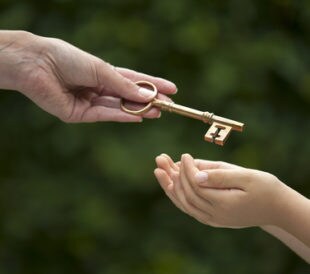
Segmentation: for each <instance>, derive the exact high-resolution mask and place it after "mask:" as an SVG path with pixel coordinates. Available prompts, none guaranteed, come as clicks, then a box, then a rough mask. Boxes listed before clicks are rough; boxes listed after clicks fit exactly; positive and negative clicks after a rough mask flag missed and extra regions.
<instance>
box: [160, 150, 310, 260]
mask: <svg viewBox="0 0 310 274" xmlns="http://www.w3.org/2000/svg"><path fill="white" fill-rule="evenodd" d="M156 164H157V168H156V169H155V171H154V173H155V176H156V178H157V180H158V182H159V184H160V185H161V187H162V188H163V190H164V191H165V193H166V194H167V196H168V197H169V198H170V200H171V201H172V202H173V203H174V204H175V205H176V206H177V207H178V208H179V209H181V210H182V211H183V212H185V213H186V214H188V215H190V216H192V217H194V218H195V219H197V220H198V221H200V222H201V223H203V224H206V225H210V226H214V227H228V228H243V227H252V226H259V227H261V228H262V229H263V230H265V231H266V232H268V233H270V234H271V235H273V236H275V237H276V238H278V239H279V240H280V241H282V242H283V243H284V244H286V245H287V246H288V247H289V248H291V249H292V250H293V251H295V252H296V254H298V255H299V256H300V257H302V258H303V259H304V260H306V261H307V262H308V263H310V234H309V231H310V218H309V216H310V200H309V199H307V198H306V197H305V196H303V195H301V194H300V193H298V192H297V191H295V190H293V189H292V188H290V187H289V186H287V185H286V184H284V183H283V182H281V181H280V180H279V179H278V178H277V177H276V176H274V175H272V174H270V173H267V172H263V171H259V170H254V169H249V168H244V167H240V166H237V165H233V164H229V163H225V162H215V161H207V160H199V159H193V158H192V157H191V156H190V155H189V154H184V155H182V157H181V160H180V161H179V162H173V160H172V159H171V158H170V157H169V156H168V155H166V154H161V155H160V156H158V157H156Z"/></svg>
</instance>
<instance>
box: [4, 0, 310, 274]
mask: <svg viewBox="0 0 310 274" xmlns="http://www.w3.org/2000/svg"><path fill="white" fill-rule="evenodd" d="M0 28H1V29H23V30H28V31H32V32H34V33H36V34H39V35H43V36H52V37H58V38H61V39H64V40H66V41H68V42H70V43H72V44H74V45H76V46H78V47H80V48H82V49H84V50H86V51H88V52H90V53H92V54H95V55H97V56H99V57H101V58H103V59H104V60H106V61H108V62H110V63H112V64H113V65H116V66H122V67H128V68H131V69H135V70H138V71H142V72H145V73H149V74H152V75H157V76H161V77H164V78H167V79H170V80H172V81H174V82H175V83H176V84H177V86H178V89H179V92H178V94H177V95H175V96H174V100H175V101H176V102H178V103H181V104H185V105H188V106H191V107H195V108H198V109H201V110H208V111H212V112H215V113H216V114H218V115H222V116H225V117H229V118H232V119H235V120H239V121H243V122H244V123H245V124H246V130H245V131H244V133H242V134H241V133H236V132H234V133H233V134H232V135H231V137H230V139H229V140H228V142H227V144H226V145H225V147H219V146H215V145H212V144H210V143H206V142H205V141H204V140H203V136H204V134H205V132H206V130H207V128H208V126H207V125H205V124H203V123H201V122H199V121H195V120H191V119H188V118H184V117H180V116H177V115H173V114H169V113H163V115H162V118H161V119H159V120H145V121H144V122H143V124H119V123H96V124H65V123H63V122H61V121H59V120H57V119H56V118H54V117H52V116H50V115H49V114H47V113H45V112H43V111H42V110H40V109H39V108H38V107H36V106H35V105H34V104H33V103H31V102H30V101H29V100H28V99H26V98H25V97H23V96H22V95H20V94H19V93H17V92H12V91H2V92H1V93H0V116H1V130H0V132H1V134H0V273H1V274H2V273H10V274H15V273H16V274H17V273H23V274H37V273H40V274H42V273H44V274H49V273H53V274H54V273H57V274H62V273H66V274H68V273H75V274H84V273H85V274H86V273H91V274H92V273H94V274H95V273H96V274H97V273H98V274H123V273H124V274H125V273H126V274H127V273H128V274H140V273H141V274H142V273H143V274H145V273H150V274H209V273H210V274H212V273H239V274H242V273H252V274H255V273H266V274H271V273H307V271H309V266H308V265H307V264H306V263H305V262H303V261H302V260H301V259H300V258H298V257H297V256H296V255H294V254H293V253H292V252H291V251H290V250H289V249H287V248H286V247H285V246H284V245H283V244H281V243H280V242H279V241H278V240H276V239H274V238H273V237H271V236H270V235H267V234H266V233H264V232H263V231H261V230H260V229H259V228H249V229H242V230H232V229H219V228H212V227H207V226H204V225H202V224H200V223H198V222H197V221H195V220H194V219H192V218H190V217H188V216H186V215H184V214H183V213H181V212H180V211H179V210H178V209H176V208H175V207H174V206H173V205H172V203H171V202H170V201H169V200H168V198H167V197H166V196H165V195H164V193H163V191H162V190H161V189H160V187H159V186H158V184H157V182H156V180H155V178H154V176H153V169H154V167H155V162H154V158H155V157H156V156H157V155H158V154H160V153H162V152H165V153H168V154H170V155H171V156H172V157H173V158H174V159H175V160H178V159H179V158H180V156H181V155H182V153H185V152H186V153H190V154H192V155H193V156H194V157H196V158H204V159H213V160H223V161H227V162H232V163H235V164H239V165H244V166H246V167H251V168H257V169H262V170H265V171H268V172H271V173H273V174H275V175H276V176H278V177H279V178H280V179H282V180H283V181H284V182H286V183H287V184H288V185H290V186H291V187H293V188H295V189H296V190H298V191H299V192H301V193H303V194H304V195H306V196H309V194H310V182H309V177H310V169H309V156H310V122H309V115H310V1H308V0H301V1H292V0H268V1H265V0H255V1H254V0H253V1H248V0H228V1H207V0H205V1H190V0H156V1H155V0H153V1H146V0H102V1H99V0H97V1H96V0H78V1H73V0H45V1H39V0H38V1H34V0H33V1H29V0H28V1H13V0H11V1H10V0H0ZM308 217H309V216H305V218H308ZM308 273H309V272H308Z"/></svg>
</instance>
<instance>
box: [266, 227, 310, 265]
mask: <svg viewBox="0 0 310 274" xmlns="http://www.w3.org/2000/svg"><path fill="white" fill-rule="evenodd" d="M262 229H263V230H264V231H266V232H268V233H269V234H271V235H272V236H274V237H276V238H277V239H279V240H280V241H281V242H283V243H284V244H285V245H287V246H288V247H289V248H290V249H292V250H293V251H294V252H295V253H296V254H297V255H298V256H300V257H301V258H303V259H304V260H305V261H306V262H307V263H310V247H309V246H306V245H305V244H304V243H303V242H301V241H300V240H299V239H297V238H296V237H294V236H293V235H291V234H290V233H288V232H286V231H284V230H283V229H281V228H279V227H276V226H271V225H270V226H263V227H262Z"/></svg>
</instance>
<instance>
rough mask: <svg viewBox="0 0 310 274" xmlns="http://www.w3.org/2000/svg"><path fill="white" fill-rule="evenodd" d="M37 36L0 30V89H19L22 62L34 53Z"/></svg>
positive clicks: (23, 32) (24, 32)
mask: <svg viewBox="0 0 310 274" xmlns="http://www.w3.org/2000/svg"><path fill="white" fill-rule="evenodd" d="M34 41H36V36H35V35H33V34H31V33H29V32H26V31H6V30H0V89H8V90H18V89H19V86H18V84H19V79H20V78H21V69H22V67H23V66H22V64H23V62H24V61H25V59H27V58H28V57H29V56H30V55H31V54H32V53H31V51H32V50H33V44H34Z"/></svg>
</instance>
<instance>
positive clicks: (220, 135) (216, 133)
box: [205, 122, 232, 146]
mask: <svg viewBox="0 0 310 274" xmlns="http://www.w3.org/2000/svg"><path fill="white" fill-rule="evenodd" d="M231 130H232V127H230V126H227V125H222V124H219V123H216V122H213V123H212V125H211V127H210V128H209V130H208V131H207V133H206V135H205V140H206V141H208V142H210V143H215V144H217V145H220V146H224V144H225V142H226V140H227V138H228V136H229V134H230V132H231Z"/></svg>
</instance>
